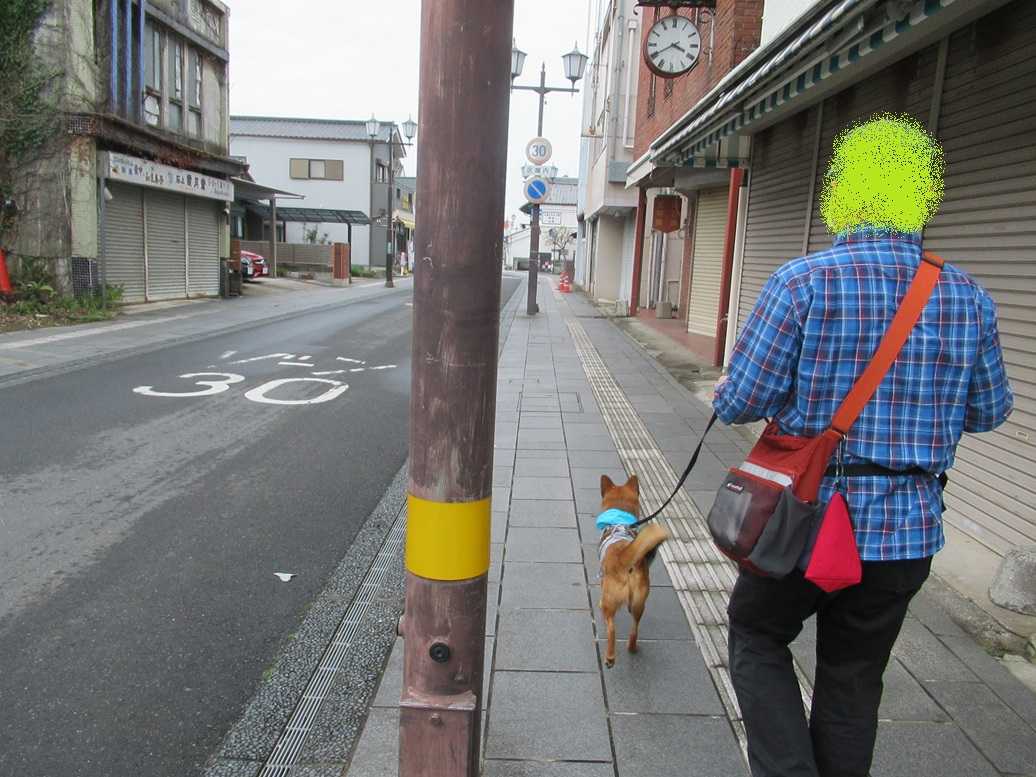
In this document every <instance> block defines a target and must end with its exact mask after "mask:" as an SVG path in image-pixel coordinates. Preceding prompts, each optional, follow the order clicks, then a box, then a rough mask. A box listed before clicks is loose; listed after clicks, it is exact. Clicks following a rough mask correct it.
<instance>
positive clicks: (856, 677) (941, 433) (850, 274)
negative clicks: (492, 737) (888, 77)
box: [714, 115, 1013, 777]
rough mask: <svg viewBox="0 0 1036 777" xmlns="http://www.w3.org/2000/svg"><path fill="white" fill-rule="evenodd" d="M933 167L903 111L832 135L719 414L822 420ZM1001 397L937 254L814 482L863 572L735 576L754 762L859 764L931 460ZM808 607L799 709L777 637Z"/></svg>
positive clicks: (938, 466)
mask: <svg viewBox="0 0 1036 777" xmlns="http://www.w3.org/2000/svg"><path fill="white" fill-rule="evenodd" d="M942 172H943V157H942V149H941V148H940V147H939V145H938V143H937V141H936V140H935V139H934V138H932V137H931V136H930V135H929V134H928V133H927V132H926V130H925V129H924V128H923V127H922V126H921V125H920V124H918V123H917V122H916V121H915V120H913V119H911V118H909V117H897V116H891V115H883V116H879V117H875V118H874V119H872V120H870V121H867V122H865V123H861V124H858V125H856V126H853V127H851V128H849V129H847V130H846V131H844V132H843V133H842V134H841V135H840V136H839V137H838V139H837V140H836V141H835V144H834V153H833V156H832V159H831V163H830V166H829V168H828V170H827V173H826V176H825V180H824V187H823V192H822V194H821V215H822V216H823V218H824V221H825V223H826V224H827V226H828V229H829V230H830V231H831V232H832V233H833V234H834V235H835V237H834V244H833V246H832V247H831V248H830V249H828V250H826V251H821V252H819V253H815V254H810V255H809V256H805V257H801V258H798V259H793V260H792V261H790V262H788V263H787V264H785V265H783V266H782V267H781V268H779V269H778V270H777V271H776V272H775V273H774V274H773V276H771V278H770V279H769V281H768V282H767V284H766V286H765V287H764V288H763V290H762V293H761V294H760V295H759V300H758V301H757V302H756V305H755V308H754V309H753V311H752V313H751V315H750V317H749V318H748V320H747V322H746V323H745V326H744V330H743V331H742V333H741V335H740V337H739V338H738V340H737V344H736V346H735V348H734V351H733V355H732V356H731V359H730V362H729V369H728V372H727V375H726V377H725V378H724V379H722V380H721V382H720V384H719V385H718V386H717V388H716V393H715V399H714V409H715V411H716V414H717V416H718V417H719V419H720V420H722V421H723V422H725V423H728V424H731V423H735V424H740V423H747V422H751V421H757V420H760V419H763V418H771V419H773V421H774V422H775V423H776V424H777V426H779V428H780V432H781V433H782V434H788V435H798V436H802V437H815V436H817V435H819V434H821V433H822V432H823V431H824V430H825V429H826V428H827V427H828V425H829V424H830V423H831V420H832V416H833V415H834V414H835V411H836V409H838V407H839V404H840V403H841V402H842V400H843V398H844V397H845V396H846V395H847V394H848V393H849V391H850V388H851V387H852V386H853V384H854V382H855V381H856V380H857V378H858V377H859V376H860V374H861V373H862V372H863V370H864V368H865V367H866V366H867V364H868V362H869V361H870V359H871V357H872V355H873V354H874V353H875V351H876V349H877V348H878V344H879V342H880V341H881V340H882V337H883V336H884V334H885V332H886V330H887V329H888V328H889V326H890V322H891V321H892V318H893V316H894V314H895V312H896V310H897V306H898V305H899V303H900V301H901V300H902V299H903V297H904V295H905V294H906V292H907V289H908V288H909V287H910V285H911V281H912V280H913V278H914V275H915V273H917V271H918V267H919V265H920V263H921V262H922V261H926V260H924V259H922V235H921V232H922V230H923V228H924V226H925V224H926V223H927V222H928V221H929V220H930V219H931V218H932V217H933V216H934V215H935V213H936V211H937V210H938V207H939V204H940V202H941V200H942V193H943V177H942ZM1012 406H1013V398H1012V394H1011V390H1010V386H1009V385H1008V380H1007V376H1006V374H1005V370H1004V363H1003V354H1002V352H1001V347H1000V338H999V334H998V331H997V315H996V307H995V305H994V303H993V301H992V299H991V298H990V296H989V294H988V293H987V292H986V291H985V289H983V288H982V287H981V286H980V285H979V284H978V283H976V282H975V280H973V279H972V278H971V277H969V276H968V275H967V274H966V273H965V272H963V271H962V270H960V269H958V268H956V267H954V266H953V265H951V264H949V263H946V264H944V265H943V266H942V269H941V273H940V275H939V277H938V282H937V284H936V285H935V287H934V291H933V292H932V294H931V296H930V297H929V299H928V301H927V303H926V304H925V306H924V307H923V309H922V312H921V315H920V318H919V319H918V321H917V323H916V324H915V325H914V327H913V329H911V330H910V334H909V337H908V339H907V340H906V342H905V344H904V345H903V347H902V349H901V350H900V351H899V353H898V356H897V357H896V359H895V361H894V362H893V363H892V366H891V368H890V369H889V370H888V372H887V373H886V374H885V376H884V378H883V379H882V380H881V382H880V384H878V388H877V390H876V392H875V393H874V394H873V396H872V397H871V398H870V400H869V401H868V402H867V404H866V405H865V406H864V408H863V410H862V412H861V413H860V414H859V416H858V417H857V419H856V421H855V423H853V424H852V426H851V428H850V429H849V430H848V432H847V434H846V435H845V437H844V438H843V439H842V441H841V443H840V445H839V449H838V453H837V460H838V462H839V464H838V469H837V471H836V473H832V472H831V470H828V473H829V476H826V477H825V478H824V479H823V481H822V483H821V488H820V492H819V497H818V501H819V503H820V504H824V503H826V502H828V501H829V500H831V499H832V497H833V496H834V494H835V493H836V491H837V492H840V493H841V494H842V495H843V496H844V498H845V500H846V502H847V504H848V509H849V515H850V519H851V522H852V534H853V535H854V536H855V540H856V546H857V548H858V550H859V556H860V560H861V562H862V570H863V571H862V579H861V581H860V582H859V583H858V584H856V585H853V586H851V587H848V588H845V589H844V590H841V591H837V592H834V593H826V592H825V591H823V590H821V589H820V588H818V587H817V586H816V585H814V584H813V583H812V582H810V581H809V580H807V579H806V578H805V575H804V574H803V569H804V567H803V563H804V562H803V561H800V563H799V565H798V567H797V568H796V569H794V570H793V571H792V572H791V573H790V574H788V575H787V576H785V577H782V578H780V579H776V578H772V577H764V576H761V575H759V574H755V573H754V572H752V571H748V570H746V569H742V570H741V572H740V575H739V577H738V580H737V583H736V584H735V586H734V589H733V592H732V594H731V597H730V603H729V607H728V612H729V616H730V635H729V636H730V641H729V644H730V672H731V676H732V679H733V684H734V689H735V691H736V693H737V698H738V702H739V703H740V706H741V712H742V716H743V719H744V723H745V728H746V730H747V734H748V756H749V762H750V766H751V770H752V775H753V777H866V776H867V774H868V771H869V769H870V766H871V760H872V758H873V752H874V743H875V738H876V735H877V718H878V706H879V704H880V702H881V695H882V689H883V686H882V676H883V674H884V671H885V667H886V665H887V663H888V660H889V655H890V653H891V651H892V646H893V644H894V643H895V641H896V638H897V637H898V635H899V631H900V628H901V626H902V625H903V620H904V618H905V616H906V612H907V605H908V604H909V602H910V600H911V598H912V597H913V596H914V595H915V594H916V593H917V592H918V591H919V590H920V588H921V586H922V584H923V583H924V582H925V580H926V579H927V577H928V574H929V570H930V567H931V563H932V557H933V556H934V554H935V553H936V552H937V551H939V550H940V549H941V548H942V546H943V544H944V536H943V529H942V493H941V491H942V487H943V485H944V483H945V480H944V477H942V476H944V473H946V471H947V470H948V469H950V467H951V466H952V465H953V460H954V451H955V448H956V445H957V442H958V441H959V440H960V437H961V434H962V433H963V432H985V431H989V430H991V429H994V428H995V427H997V426H999V425H1000V424H1002V423H1003V422H1004V420H1005V419H1006V418H1007V416H1008V415H1009V414H1010V412H1011V409H1012ZM835 474H837V476H831V475H835ZM807 552H808V549H807ZM814 614H815V615H816V618H817V622H816V623H817V667H816V677H815V680H814V690H813V704H812V710H811V712H810V715H809V719H808V721H807V719H806V716H805V715H804V713H803V706H802V696H801V693H800V690H799V686H798V682H797V680H796V677H795V673H794V671H793V667H792V657H791V653H790V652H789V649H788V644H789V643H790V642H791V641H792V640H793V639H795V637H796V636H797V635H798V634H799V632H800V631H801V629H802V624H803V621H804V620H805V619H806V618H808V617H810V616H811V615H814Z"/></svg>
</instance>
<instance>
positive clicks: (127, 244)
mask: <svg viewBox="0 0 1036 777" xmlns="http://www.w3.org/2000/svg"><path fill="white" fill-rule="evenodd" d="M108 191H110V192H111V194H112V199H111V200H110V201H109V202H107V203H105V216H104V218H105V224H104V231H105V239H106V241H107V245H106V246H105V251H106V253H107V257H106V260H105V261H106V267H105V274H106V277H107V282H108V284H109V285H111V286H121V287H122V301H123V302H143V301H144V300H145V296H144V278H145V275H144V210H143V207H142V206H141V199H140V198H141V192H142V191H143V190H142V189H141V188H140V187H138V186H129V185H127V184H122V183H115V182H114V181H109V182H108ZM100 245H101V243H100V241H98V247H100Z"/></svg>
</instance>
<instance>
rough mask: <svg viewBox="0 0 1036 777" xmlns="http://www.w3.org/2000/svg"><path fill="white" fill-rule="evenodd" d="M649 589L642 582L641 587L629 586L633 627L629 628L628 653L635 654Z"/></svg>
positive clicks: (645, 582)
mask: <svg viewBox="0 0 1036 777" xmlns="http://www.w3.org/2000/svg"><path fill="white" fill-rule="evenodd" d="M650 590H651V589H650V588H649V586H648V584H647V581H646V580H645V581H644V584H643V585H631V586H630V602H629V606H630V615H632V616H633V626H632V628H630V636H629V640H628V641H627V643H626V649H627V650H629V652H630V653H636V652H637V636H638V634H639V632H640V618H641V616H643V615H644V606H645V605H646V604H647V598H648V593H649V592H650Z"/></svg>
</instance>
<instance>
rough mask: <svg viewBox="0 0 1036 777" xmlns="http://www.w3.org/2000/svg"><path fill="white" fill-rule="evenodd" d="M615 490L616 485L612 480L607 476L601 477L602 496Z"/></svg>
mask: <svg viewBox="0 0 1036 777" xmlns="http://www.w3.org/2000/svg"><path fill="white" fill-rule="evenodd" d="M613 488H615V484H614V483H612V479H611V478H610V477H608V476H607V475H601V496H605V495H606V494H607V493H608V492H609V491H611V490H612V489H613Z"/></svg>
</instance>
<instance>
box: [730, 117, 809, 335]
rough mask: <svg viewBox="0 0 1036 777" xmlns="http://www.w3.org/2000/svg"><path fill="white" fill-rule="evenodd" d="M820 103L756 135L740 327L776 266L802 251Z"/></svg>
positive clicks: (753, 151) (753, 147)
mask: <svg viewBox="0 0 1036 777" xmlns="http://www.w3.org/2000/svg"><path fill="white" fill-rule="evenodd" d="M816 121H817V108H810V109H808V110H806V111H803V112H801V113H798V114H796V115H794V116H791V117H789V118H787V119H785V120H784V121H781V122H778V123H777V124H775V125H774V126H772V127H768V128H767V129H765V130H763V131H762V132H760V133H759V134H758V135H756V136H755V137H754V138H753V140H752V168H751V169H752V172H751V176H752V180H751V184H750V191H749V195H748V218H747V221H746V223H745V249H744V262H743V264H742V268H741V296H740V307H739V311H738V327H739V328H740V327H741V325H742V324H744V322H745V319H746V318H748V315H749V313H751V312H752V308H753V307H754V306H755V301H756V299H757V298H758V297H759V292H760V291H762V288H763V285H764V284H765V283H766V281H767V280H768V279H769V277H770V275H772V274H773V271H774V270H776V269H777V268H778V267H780V266H781V265H782V264H784V263H785V262H787V261H788V260H789V259H794V258H795V257H796V256H801V255H802V238H803V234H804V232H805V228H806V213H807V203H808V202H809V189H810V186H809V177H810V171H811V170H812V164H813V148H814V144H815V143H816Z"/></svg>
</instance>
